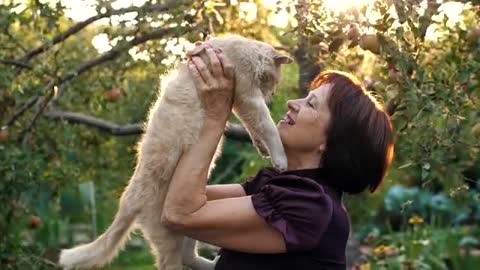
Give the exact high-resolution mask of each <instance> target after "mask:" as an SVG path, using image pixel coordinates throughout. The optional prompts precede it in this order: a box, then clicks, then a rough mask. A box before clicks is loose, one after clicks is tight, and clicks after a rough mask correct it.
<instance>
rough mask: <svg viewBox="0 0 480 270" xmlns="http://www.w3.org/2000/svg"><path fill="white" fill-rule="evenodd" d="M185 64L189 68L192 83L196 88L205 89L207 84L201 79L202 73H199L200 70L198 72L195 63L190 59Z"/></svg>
mask: <svg viewBox="0 0 480 270" xmlns="http://www.w3.org/2000/svg"><path fill="white" fill-rule="evenodd" d="M187 64H188V69H189V70H190V74H192V78H193V83H195V86H196V87H197V89H206V88H207V84H206V83H205V81H204V80H203V78H202V75H200V72H198V69H197V66H195V64H194V63H193V62H192V61H191V60H189V61H188V62H187Z"/></svg>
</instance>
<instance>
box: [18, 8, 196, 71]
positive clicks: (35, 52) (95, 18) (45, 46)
mask: <svg viewBox="0 0 480 270" xmlns="http://www.w3.org/2000/svg"><path fill="white" fill-rule="evenodd" d="M186 2H187V1H184V0H182V1H176V0H171V1H168V2H166V3H163V4H152V5H144V6H141V7H136V6H132V7H128V8H122V9H117V10H113V9H112V10H109V11H107V12H105V13H103V14H97V15H95V16H92V17H90V18H88V19H86V20H85V21H82V22H79V23H77V24H75V25H73V26H72V27H70V28H68V29H67V30H65V31H64V32H62V33H60V34H58V35H56V36H55V37H53V38H52V40H50V41H48V42H46V43H44V44H42V45H40V46H38V47H36V48H34V49H32V50H30V51H28V52H27V53H25V55H23V56H22V57H20V58H18V59H17V60H16V61H18V62H28V61H29V60H30V59H31V58H32V57H34V56H36V55H38V54H41V53H43V52H45V51H47V50H49V49H50V48H51V47H53V46H54V45H56V44H58V43H60V42H62V41H64V40H66V39H67V38H68V37H70V36H72V35H74V34H76V33H78V32H79V31H80V30H82V29H84V28H85V27H87V26H88V25H90V24H92V23H93V22H95V21H98V20H100V19H103V18H107V17H111V16H114V15H120V14H124V13H129V12H155V11H157V12H159V11H167V10H169V9H172V8H175V7H178V6H181V5H184V4H185V3H186Z"/></svg>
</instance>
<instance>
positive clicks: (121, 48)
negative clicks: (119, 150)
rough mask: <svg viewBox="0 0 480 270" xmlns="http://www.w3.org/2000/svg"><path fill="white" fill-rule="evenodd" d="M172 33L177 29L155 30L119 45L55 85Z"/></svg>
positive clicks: (77, 68) (81, 65) (91, 60)
mask: <svg viewBox="0 0 480 270" xmlns="http://www.w3.org/2000/svg"><path fill="white" fill-rule="evenodd" d="M173 33H178V28H167V29H157V30H155V31H152V32H150V33H147V34H145V35H143V36H139V37H136V38H134V39H132V40H130V41H129V42H127V43H126V44H120V45H117V46H116V47H114V48H113V49H111V50H110V51H108V52H106V53H104V54H102V55H100V56H98V57H96V58H93V59H90V60H87V61H84V62H82V63H80V64H79V65H78V66H77V67H76V68H75V69H74V70H73V71H71V72H69V73H68V74H67V75H65V76H63V77H61V78H60V79H59V80H58V82H57V84H62V83H65V82H67V81H70V80H71V79H73V78H75V77H77V76H78V75H80V74H82V73H83V72H85V71H87V70H89V69H91V68H93V67H95V66H97V65H100V64H102V63H105V62H107V61H109V60H112V59H114V58H115V57H117V56H118V55H119V54H120V53H122V52H125V51H128V50H129V49H130V48H132V47H134V46H136V45H139V44H141V43H145V42H147V41H148V40H152V39H159V38H163V37H165V36H166V35H169V34H173Z"/></svg>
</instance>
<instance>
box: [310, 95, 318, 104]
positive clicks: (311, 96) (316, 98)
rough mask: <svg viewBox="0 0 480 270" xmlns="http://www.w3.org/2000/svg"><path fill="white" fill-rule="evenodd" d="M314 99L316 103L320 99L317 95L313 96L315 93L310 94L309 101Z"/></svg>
mask: <svg viewBox="0 0 480 270" xmlns="http://www.w3.org/2000/svg"><path fill="white" fill-rule="evenodd" d="M312 98H314V99H315V101H316V102H318V97H317V95H315V94H313V93H312V94H310V95H309V99H312Z"/></svg>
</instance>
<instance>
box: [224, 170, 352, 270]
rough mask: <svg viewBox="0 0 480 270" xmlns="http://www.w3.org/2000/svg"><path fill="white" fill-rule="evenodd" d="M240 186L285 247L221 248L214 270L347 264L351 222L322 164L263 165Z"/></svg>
mask: <svg viewBox="0 0 480 270" xmlns="http://www.w3.org/2000/svg"><path fill="white" fill-rule="evenodd" d="M328 183H332V184H328ZM242 186H243V188H244V189H245V192H246V193H247V195H252V203H253V206H254V208H255V210H256V211H257V213H258V214H259V215H260V216H261V217H263V218H264V219H265V221H266V222H267V223H268V224H270V225H271V226H272V227H274V228H275V229H276V230H278V231H279V232H280V233H281V234H282V235H283V238H284V239H285V243H286V247H287V252H286V253H278V254H251V253H243V252H237V251H233V250H227V249H222V250H221V251H220V258H219V260H218V262H217V265H216V267H215V270H227V269H228V270H237V269H242V270H244V269H247V270H256V269H262V270H269V269H272V270H282V269H292V270H293V269H294V270H301V269H318V270H324V269H325V270H337V269H342V270H345V268H346V261H345V260H346V259H345V249H346V244H347V240H348V236H349V233H350V222H349V218H348V213H347V211H346V209H345V207H344V205H343V203H342V191H340V190H338V189H336V188H335V187H334V180H333V179H329V177H328V173H327V172H326V171H325V170H322V169H321V168H317V169H306V170H294V171H286V172H283V173H280V172H279V171H277V170H275V169H273V168H264V169H262V170H260V171H259V172H258V174H257V175H256V176H255V177H253V178H251V179H250V180H248V181H247V182H245V183H244V184H242Z"/></svg>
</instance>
